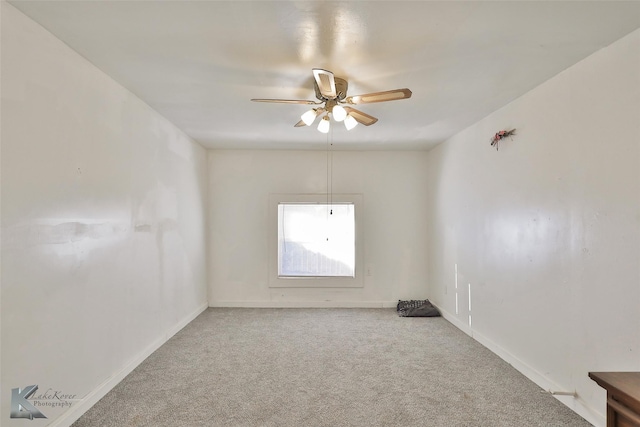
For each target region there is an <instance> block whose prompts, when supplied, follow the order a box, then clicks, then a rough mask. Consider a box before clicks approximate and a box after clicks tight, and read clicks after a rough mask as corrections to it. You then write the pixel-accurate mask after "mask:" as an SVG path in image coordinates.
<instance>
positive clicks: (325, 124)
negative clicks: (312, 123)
mask: <svg viewBox="0 0 640 427" xmlns="http://www.w3.org/2000/svg"><path fill="white" fill-rule="evenodd" d="M330 127H331V125H330V124H329V116H324V117H323V118H322V120H320V123H318V130H319V131H320V132H322V133H327V132H329V128H330Z"/></svg>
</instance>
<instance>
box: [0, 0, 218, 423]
mask: <svg viewBox="0 0 640 427" xmlns="http://www.w3.org/2000/svg"><path fill="white" fill-rule="evenodd" d="M206 168H207V164H206V151H205V150H204V149H203V148H202V147H201V146H199V145H198V144H196V143H194V142H192V141H191V140H190V139H189V138H187V137H186V136H185V135H184V134H183V133H181V132H180V131H179V130H177V129H176V128H175V127H174V126H173V125H172V124H170V123H169V122H168V121H166V120H165V119H164V118H162V117H161V116H159V115H158V114H157V113H156V112H155V111H153V110H152V109H151V108H149V107H148V106H147V105H146V104H144V103H143V102H141V101H140V100H139V99H138V98H136V97H135V96H133V95H132V94H131V93H129V92H128V91H127V90H125V89H124V88H122V87H121V86H119V85H118V84H117V83H115V82H114V81H113V80H112V79H110V78H109V77H107V76H106V75H104V74H103V73H102V72H100V71H99V70H97V69H96V68H95V67H94V66H92V65H91V64H90V63H88V62H87V61H86V60H85V59H83V58H82V57H80V56H79V55H78V54H76V53H75V52H73V51H72V50H70V49H69V48H68V47H67V46H66V45H64V44H63V43H62V42H60V41H59V40H58V39H56V38H54V37H53V36H52V35H50V34H49V33H48V32H46V31H45V30H44V29H43V28H41V27H40V26H38V25H37V24H35V23H34V22H33V21H31V20H29V19H28V18H26V17H25V16H24V15H22V14H21V13H20V12H18V11H16V9H14V8H13V7H12V6H10V5H8V4H6V3H4V2H2V276H1V278H2V301H1V303H2V315H1V319H2V385H1V390H2V414H1V415H0V416H1V418H0V420H1V421H0V424H2V425H3V426H5V425H6V426H12V425H23V424H24V423H25V421H24V420H15V419H10V418H9V402H10V398H11V389H12V388H17V387H20V388H22V387H26V386H28V385H32V384H37V385H39V390H38V393H41V392H46V390H47V389H53V390H56V391H62V392H63V393H65V394H73V395H76V398H78V399H84V398H86V397H87V394H88V393H90V392H93V391H95V390H96V389H97V388H98V387H99V386H100V385H101V384H103V383H104V382H105V381H109V380H110V379H113V378H114V377H115V376H117V375H118V374H119V373H120V372H121V370H123V369H125V368H126V367H127V366H130V364H131V362H133V361H135V360H136V359H137V358H139V357H140V356H141V355H144V354H145V352H147V351H148V350H149V349H150V348H153V347H154V346H155V345H158V344H159V343H161V342H163V340H164V339H166V337H167V335H168V334H170V333H171V332H175V328H177V327H179V325H180V324H181V323H182V322H184V321H186V320H188V319H189V318H190V317H191V316H193V315H194V313H196V312H197V311H198V310H201V309H202V308H203V307H206V302H207V296H206V265H205V264H206V261H205V253H206V251H205V248H206V241H205V235H206V232H205V214H204V210H205V209H206V203H205V198H206ZM74 405H75V406H77V405H80V403H78V402H77V403H75V404H74ZM67 409H68V408H48V407H43V408H42V412H43V413H44V414H45V415H46V416H47V417H48V419H46V420H42V419H41V420H34V421H33V422H32V425H34V426H38V425H47V423H49V422H51V421H53V420H54V419H56V418H57V417H59V416H61V414H62V413H63V412H64V411H65V410H67Z"/></svg>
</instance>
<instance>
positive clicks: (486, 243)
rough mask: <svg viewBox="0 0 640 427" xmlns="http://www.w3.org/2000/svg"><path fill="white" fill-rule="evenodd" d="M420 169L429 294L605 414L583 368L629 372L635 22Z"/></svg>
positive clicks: (635, 254) (639, 176)
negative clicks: (510, 134)
mask: <svg viewBox="0 0 640 427" xmlns="http://www.w3.org/2000/svg"><path fill="white" fill-rule="evenodd" d="M511 128H517V135H516V136H515V137H514V138H513V140H509V139H507V140H506V141H505V142H504V143H503V144H502V145H501V148H500V151H498V152H496V150H495V149H493V148H492V147H491V146H490V138H491V136H492V135H493V134H494V133H495V132H497V131H498V130H501V129H511ZM428 171H429V174H430V175H429V180H428V182H429V183H430V200H431V201H432V204H431V211H430V229H429V236H430V241H429V242H430V243H429V253H430V255H431V256H430V265H429V270H430V286H431V288H430V295H431V296H432V297H433V299H434V300H435V301H436V303H437V304H439V306H440V307H441V308H443V309H444V310H446V314H447V317H448V318H449V319H451V320H452V321H453V322H454V323H456V324H457V325H458V326H459V327H461V328H462V329H464V330H466V331H467V332H469V333H472V334H473V335H474V336H475V337H476V338H477V339H478V340H479V341H481V342H483V343H485V344H486V345H487V346H489V347H490V348H492V349H493V350H494V351H496V352H497V353H498V354H500V355H502V356H503V357H504V358H505V359H507V360H508V361H510V362H511V363H512V364H514V365H515V366H516V367H518V368H519V369H521V370H522V371H523V372H524V373H525V374H527V375H528V376H529V377H530V378H532V379H534V380H535V381H537V382H538V383H539V384H540V385H541V386H542V387H544V388H547V389H554V390H561V391H570V392H572V391H576V392H577V399H575V400H574V399H571V398H568V399H566V398H565V399H562V400H563V401H565V402H566V403H567V404H568V405H570V406H572V407H574V408H576V409H577V410H578V411H581V413H582V414H583V415H584V416H585V417H588V418H589V419H590V420H591V421H592V422H595V423H597V424H600V425H604V413H605V393H604V391H603V390H602V389H600V388H599V387H598V386H597V385H596V384H595V383H594V382H592V381H591V380H590V379H589V378H588V377H587V374H588V372H589V371H625V370H634V371H638V370H640V267H639V264H640V263H639V260H640V31H636V32H634V33H632V34H631V35H629V36H627V37H626V38H623V39H622V40H620V41H618V42H616V43H615V44H613V45H611V46H609V47H607V48H606V49H603V50H601V51H599V52H597V53H596V54H594V55H592V56H591V57H589V58H587V59H586V60H584V61H582V62H580V63H578V64H577V65H575V66H573V67H571V68H569V69H568V70H565V71H564V72H563V73H561V74H559V75H558V76H556V77H554V78H553V79H551V80H549V81H547V82H546V83H544V84H543V85H541V86H539V87H538V88H536V89H534V90H533V91H531V92H530V93H528V94H526V95H525V96H523V97H521V98H520V99H518V100H516V101H515V102H513V103H511V104H510V105H508V106H506V107H504V108H502V109H501V110H499V111H497V112H495V113H493V114H492V115H490V116H489V117H487V118H485V119H483V120H482V121H480V122H479V123H477V124H475V125H473V126H471V127H470V128H468V129H466V130H465V131H463V132H461V133H459V134H458V135H456V136H454V137H453V138H451V139H450V140H448V141H447V142H446V143H444V144H441V145H440V146H438V147H436V148H435V149H433V150H432V151H430V152H429V168H428ZM456 264H457V269H458V298H459V310H458V314H456V309H455V297H456V289H455V275H454V274H455V273H454V272H455V265H456ZM469 284H471V315H472V323H471V327H469V320H468V315H469V313H468V312H469V310H468V288H469ZM591 410H594V411H595V412H596V413H597V414H596V415H592V414H590V411H591Z"/></svg>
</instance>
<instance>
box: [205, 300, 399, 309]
mask: <svg viewBox="0 0 640 427" xmlns="http://www.w3.org/2000/svg"><path fill="white" fill-rule="evenodd" d="M397 304H398V301H211V302H210V303H209V307H214V308H223V307H227V308H231V307H233V308H394V307H396V305H397Z"/></svg>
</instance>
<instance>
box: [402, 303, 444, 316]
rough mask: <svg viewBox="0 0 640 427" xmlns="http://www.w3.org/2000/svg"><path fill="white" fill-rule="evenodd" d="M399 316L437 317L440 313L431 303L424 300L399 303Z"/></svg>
mask: <svg viewBox="0 0 640 427" xmlns="http://www.w3.org/2000/svg"><path fill="white" fill-rule="evenodd" d="M397 310H398V316H400V317H437V316H440V312H439V311H438V309H437V308H435V307H434V306H433V304H431V303H430V302H429V300H428V299H424V300H411V301H398V307H397Z"/></svg>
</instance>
